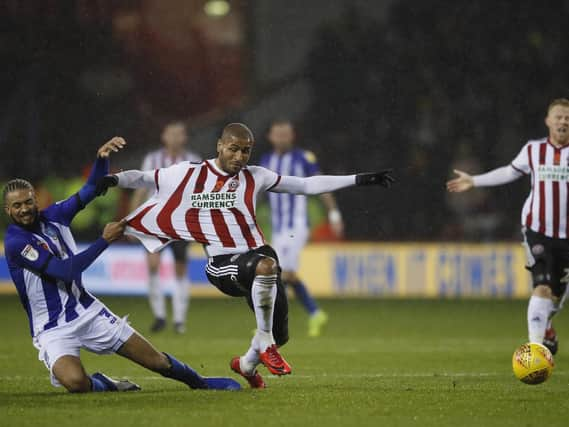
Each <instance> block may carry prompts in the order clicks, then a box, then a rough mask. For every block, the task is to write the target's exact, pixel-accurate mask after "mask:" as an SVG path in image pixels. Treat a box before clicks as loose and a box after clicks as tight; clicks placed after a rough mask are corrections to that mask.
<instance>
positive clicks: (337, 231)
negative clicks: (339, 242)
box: [328, 209, 344, 237]
mask: <svg viewBox="0 0 569 427" xmlns="http://www.w3.org/2000/svg"><path fill="white" fill-rule="evenodd" d="M328 222H329V223H330V229H331V230H332V233H334V236H336V237H343V236H344V221H342V214H341V213H340V211H339V210H338V209H332V210H331V211H329V212H328Z"/></svg>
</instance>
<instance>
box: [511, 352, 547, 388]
mask: <svg viewBox="0 0 569 427" xmlns="http://www.w3.org/2000/svg"><path fill="white" fill-rule="evenodd" d="M554 366H555V363H554V361H553V355H552V354H551V352H550V351H549V349H548V348H547V347H545V346H543V345H541V344H537V343H528V344H524V345H522V346H520V347H518V348H517V349H516V351H515V352H514V356H513V357H512V368H513V369H514V375H515V376H516V378H518V379H519V380H520V381H522V382H524V383H526V384H532V385H534V384H541V383H542V382H544V381H546V380H547V379H548V378H549V377H550V376H551V373H552V372H553V367H554Z"/></svg>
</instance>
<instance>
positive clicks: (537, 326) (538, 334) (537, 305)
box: [528, 295, 553, 344]
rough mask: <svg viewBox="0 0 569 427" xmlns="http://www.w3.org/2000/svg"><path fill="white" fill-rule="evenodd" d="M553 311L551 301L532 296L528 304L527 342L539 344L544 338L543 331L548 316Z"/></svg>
mask: <svg viewBox="0 0 569 427" xmlns="http://www.w3.org/2000/svg"><path fill="white" fill-rule="evenodd" d="M552 310H553V301H551V299H549V298H542V297H538V296H535V295H533V296H532V297H531V298H530V299H529V304H528V335H529V341H530V342H534V343H539V344H541V343H542V342H543V338H544V337H545V329H546V328H547V323H548V321H549V315H550V313H551V311H552Z"/></svg>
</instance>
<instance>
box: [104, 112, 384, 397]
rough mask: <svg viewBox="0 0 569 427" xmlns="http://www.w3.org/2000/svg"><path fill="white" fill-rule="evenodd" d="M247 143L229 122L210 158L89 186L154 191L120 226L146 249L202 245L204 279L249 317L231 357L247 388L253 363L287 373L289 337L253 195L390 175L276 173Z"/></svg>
mask: <svg viewBox="0 0 569 427" xmlns="http://www.w3.org/2000/svg"><path fill="white" fill-rule="evenodd" d="M254 142H255V139H254V137H253V133H252V132H251V130H249V128H248V127H247V126H245V125H243V124H241V123H231V124H229V125H227V126H226V127H225V128H224V129H223V133H222V135H221V138H220V139H219V140H218V142H217V157H216V158H215V159H210V160H206V161H204V162H203V163H202V164H200V165H195V164H191V163H189V162H185V163H180V164H178V165H175V166H171V167H169V168H166V169H157V170H156V171H154V172H143V171H136V170H132V171H125V172H121V173H119V174H117V175H109V176H106V177H104V178H102V179H101V180H100V181H99V183H98V186H97V187H98V188H97V193H98V194H100V193H103V192H104V191H106V190H107V189H108V188H109V187H113V186H116V185H119V186H120V187H124V188H137V187H146V188H154V190H155V194H154V196H152V197H151V198H150V199H149V200H148V201H147V202H146V203H144V204H143V205H142V206H141V207H140V208H139V209H137V210H136V211H135V212H133V213H132V214H130V215H129V216H128V217H127V218H128V228H127V232H128V233H129V234H131V235H134V236H136V237H138V238H140V239H141V241H142V242H143V244H144V245H145V247H146V248H147V249H148V250H149V251H153V252H155V251H157V250H160V249H161V248H162V247H164V245H167V244H168V243H170V242H172V241H174V240H194V241H196V242H199V243H201V244H203V245H204V248H205V250H206V253H207V254H208V257H209V260H208V264H207V266H206V273H207V277H208V279H209V281H210V282H211V283H212V284H213V285H214V286H216V287H217V288H218V289H219V290H220V291H221V292H223V293H225V294H227V295H229V296H233V297H244V298H245V299H246V301H247V303H248V305H249V307H250V308H251V309H252V310H253V312H254V314H255V320H256V322H257V332H256V333H255V336H254V337H253V339H252V341H251V345H250V347H249V349H248V351H247V352H246V354H245V355H244V356H242V357H234V358H233V359H232V361H231V369H233V370H234V371H235V372H237V373H239V374H240V375H242V376H243V377H244V378H245V379H247V381H248V382H249V384H250V385H251V387H254V388H262V387H264V386H265V384H264V382H263V379H262V378H261V376H260V375H259V373H258V372H257V366H258V365H259V363H262V364H263V365H265V367H266V368H267V369H268V370H269V371H270V372H271V373H272V374H274V375H287V374H290V373H291V367H290V365H289V364H288V363H287V362H286V360H284V358H283V357H282V356H281V354H280V353H279V347H281V346H283V345H284V344H286V342H287V341H288V338H289V336H288V301H287V297H286V292H285V290H284V286H283V284H282V281H281V279H280V266H279V261H278V256H277V254H276V252H275V251H274V249H273V248H271V247H270V246H269V245H267V244H266V243H265V239H264V237H263V233H262V231H261V229H260V228H259V226H258V224H257V221H256V214H255V209H256V201H257V198H258V196H259V194H260V193H262V192H267V191H275V192H281V193H292V194H305V195H312V194H321V193H326V192H330V191H336V190H339V189H341V188H347V187H351V186H355V185H358V186H370V185H381V186H384V187H390V186H391V184H392V183H393V181H394V178H393V177H392V176H391V171H390V170H386V171H381V172H374V173H363V174H357V175H345V176H330V175H320V176H312V177H307V178H299V177H295V176H280V175H278V174H276V173H275V172H273V171H270V170H268V169H265V168H263V167H260V166H247V163H248V161H249V158H250V156H251V152H252V150H253V144H254ZM228 322H230V320H228Z"/></svg>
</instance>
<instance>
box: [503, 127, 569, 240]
mask: <svg viewBox="0 0 569 427" xmlns="http://www.w3.org/2000/svg"><path fill="white" fill-rule="evenodd" d="M512 167H513V168H514V169H516V170H517V171H519V172H522V173H524V174H526V175H528V174H531V192H530V194H529V196H528V198H527V200H526V202H525V204H524V208H523V211H522V224H523V225H524V226H525V227H527V228H529V229H531V230H533V231H535V232H536V233H541V234H545V235H546V236H548V237H553V238H556V239H567V238H568V236H569V220H568V218H567V215H568V214H569V211H568V208H569V207H568V205H567V203H568V195H569V146H568V147H562V148H558V147H556V146H554V145H553V144H552V143H551V142H550V141H549V139H548V138H543V139H539V140H534V141H529V142H528V143H527V144H526V145H525V146H524V147H523V148H522V150H521V151H520V153H519V154H518V156H517V157H516V158H515V159H514V161H513V162H512Z"/></svg>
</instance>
